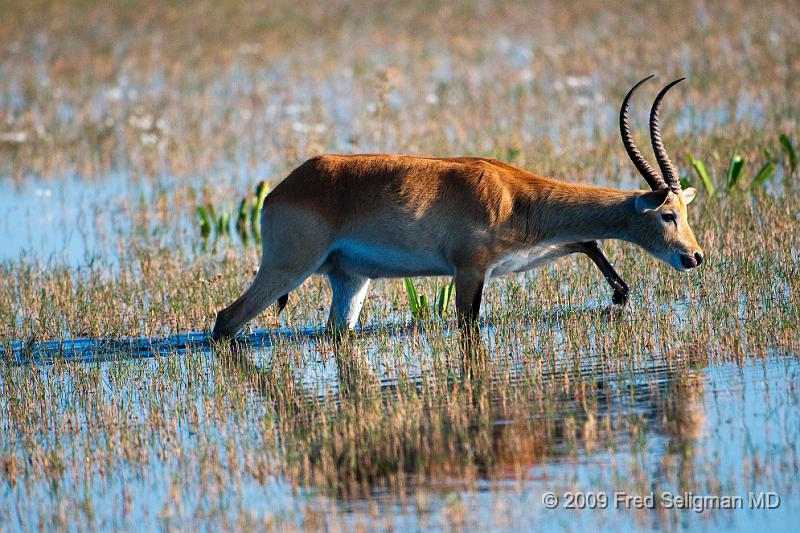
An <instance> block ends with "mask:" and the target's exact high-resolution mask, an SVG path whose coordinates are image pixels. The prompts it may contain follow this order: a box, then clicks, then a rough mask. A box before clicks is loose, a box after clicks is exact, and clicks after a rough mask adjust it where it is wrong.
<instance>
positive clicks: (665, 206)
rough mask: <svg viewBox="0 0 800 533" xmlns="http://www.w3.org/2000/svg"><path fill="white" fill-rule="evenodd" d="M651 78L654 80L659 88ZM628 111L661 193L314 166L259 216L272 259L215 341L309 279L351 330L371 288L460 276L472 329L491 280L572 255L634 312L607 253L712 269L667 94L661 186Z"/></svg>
mask: <svg viewBox="0 0 800 533" xmlns="http://www.w3.org/2000/svg"><path fill="white" fill-rule="evenodd" d="M651 77H652V76H651ZM648 79H650V77H648V78H645V79H643V80H641V81H640V82H639V83H637V84H636V85H635V86H634V87H633V88H632V89H631V90H630V92H628V94H627V95H626V97H625V99H624V100H623V103H622V107H621V110H620V132H621V134H622V141H623V144H624V145H625V149H626V151H627V152H628V155H629V156H630V158H631V160H632V161H633V163H634V165H635V166H636V168H637V169H638V170H639V172H640V173H641V175H642V176H643V177H644V179H645V181H647V183H648V184H649V185H650V188H651V189H652V190H651V191H624V190H616V189H606V188H601V187H593V186H589V185H576V184H570V183H564V182H561V181H557V180H554V179H550V178H544V177H541V176H537V175H535V174H531V173H530V172H528V171H526V170H522V169H520V168H516V167H513V166H511V165H508V164H505V163H501V162H499V161H495V160H493V159H487V158H480V157H455V158H431V157H413V156H399V155H384V154H369V155H323V156H319V157H315V158H313V159H310V160H308V161H306V162H305V163H303V164H302V165H301V166H300V167H298V168H297V169H295V170H294V171H293V172H292V173H291V174H289V176H288V177H287V178H286V179H285V180H283V181H282V182H281V183H280V184H279V185H278V186H277V187H275V189H274V190H273V191H272V192H271V193H270V194H269V196H267V198H266V200H265V202H264V207H263V209H262V215H261V238H262V259H261V265H260V267H259V270H258V274H257V275H256V278H255V280H254V281H253V283H252V285H251V286H250V287H249V288H248V289H247V290H246V291H245V292H244V294H242V295H241V296H240V297H239V298H238V299H237V300H236V301H235V302H233V303H232V304H231V305H230V306H228V307H227V308H225V309H223V310H222V311H220V312H219V314H218V315H217V320H216V324H215V325H214V332H213V335H212V337H213V338H214V339H221V338H226V337H231V336H233V335H234V334H235V333H236V332H237V331H238V330H239V328H241V327H242V325H243V324H244V323H245V322H247V321H248V320H250V319H251V318H253V317H254V316H256V315H257V314H258V313H260V312H261V311H262V310H264V309H265V308H266V307H267V306H269V305H270V304H272V303H274V302H276V301H277V302H278V304H279V306H280V308H281V309H282V308H283V307H284V306H285V305H286V301H287V295H288V293H289V291H291V290H293V289H294V288H295V287H297V286H298V285H299V284H300V283H302V282H303V280H305V279H306V278H307V277H309V276H310V275H312V274H315V273H316V274H324V275H326V276H328V280H329V281H330V284H331V289H332V292H333V301H332V303H331V310H330V315H329V319H328V327H329V328H332V329H340V328H352V327H353V326H354V325H355V324H356V322H357V320H358V316H359V313H360V311H361V307H362V305H363V303H364V298H365V297H366V295H367V289H368V286H369V281H370V280H371V279H375V278H391V277H405V276H435V275H447V276H453V277H454V278H455V287H456V309H457V313H458V318H459V324H460V325H461V326H462V327H463V326H465V325H467V324H470V323H474V322H475V321H476V320H477V318H478V315H479V311H480V303H481V294H482V291H483V287H484V285H485V284H486V283H487V282H488V281H489V279H491V278H493V277H496V276H500V275H503V274H507V273H509V272H522V271H526V270H529V269H532V268H534V267H537V266H540V265H543V264H545V263H549V262H550V261H554V260H556V259H558V258H561V257H564V256H566V255H569V254H572V253H584V254H586V255H587V256H588V257H590V258H591V259H592V261H593V262H594V263H595V264H596V265H597V266H598V267H599V268H600V270H601V271H602V273H603V275H604V276H605V278H606V279H607V280H608V282H609V283H610V285H611V287H612V288H613V289H614V296H613V300H614V302H615V303H617V304H623V303H624V302H625V301H626V300H627V296H628V287H627V285H626V284H625V282H624V281H623V280H622V279H621V278H620V276H619V275H618V274H617V273H616V272H615V270H614V268H613V266H612V265H611V264H610V263H609V261H608V260H607V259H606V258H605V256H604V255H603V253H602V251H601V250H600V248H599V246H598V241H600V240H603V239H621V240H624V241H629V242H632V243H634V244H637V245H639V246H640V247H642V248H644V249H645V250H646V251H647V252H649V253H650V254H652V255H653V256H655V257H657V258H658V259H661V260H662V261H664V262H666V263H668V264H670V265H672V266H673V267H675V268H676V269H678V270H689V269H692V268H695V267H697V266H698V265H699V264H700V263H702V261H703V253H702V251H701V250H700V247H699V246H698V244H697V241H696V240H695V237H694V234H693V233H692V230H691V228H690V227H689V224H688V218H687V214H686V206H687V204H689V203H690V202H691V201H692V199H693V198H694V195H695V190H694V189H687V190H681V186H680V183H679V180H678V175H677V171H676V169H675V167H674V165H673V164H672V162H671V161H670V160H669V157H668V156H667V153H666V151H665V149H664V146H663V143H662V142H661V134H660V129H659V121H658V110H659V106H660V103H661V100H662V98H663V97H664V95H665V94H666V92H667V91H668V90H669V89H670V88H671V87H672V86H673V85H675V84H676V83H678V82H679V81H681V80H676V81H674V82H672V83H670V84H669V85H667V86H666V87H664V89H662V90H661V92H660V93H659V94H658V96H657V97H656V99H655V101H654V103H653V106H652V108H651V111H650V135H651V140H652V144H653V150H654V153H655V155H656V158H657V160H658V165H659V167H660V169H661V175H659V174H658V173H657V172H656V171H655V170H654V169H653V168H652V167H651V166H650V165H649V164H648V163H647V162H646V161H645V159H644V158H643V157H642V154H641V153H640V152H639V150H638V149H637V148H636V146H635V144H634V143H633V139H632V137H631V134H630V130H629V127H628V102H629V99H630V97H631V95H632V94H633V92H634V91H635V90H636V89H637V88H638V87H639V86H640V85H641V84H642V83H644V82H645V81H646V80H648Z"/></svg>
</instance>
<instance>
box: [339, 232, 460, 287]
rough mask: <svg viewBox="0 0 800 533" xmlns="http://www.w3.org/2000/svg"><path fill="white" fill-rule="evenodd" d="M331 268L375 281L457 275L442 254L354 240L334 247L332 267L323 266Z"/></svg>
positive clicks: (343, 241)
mask: <svg viewBox="0 0 800 533" xmlns="http://www.w3.org/2000/svg"><path fill="white" fill-rule="evenodd" d="M328 267H334V268H339V269H341V270H344V271H346V272H352V273H354V274H358V275H361V276H364V277H367V278H372V279H375V278H397V277H405V276H451V275H453V274H454V272H453V268H452V266H451V265H450V263H449V261H448V260H447V258H446V257H445V256H444V254H443V252H441V251H440V250H409V249H406V248H402V247H399V246H391V245H386V244H375V243H364V242H359V241H354V240H342V241H338V242H337V243H336V244H335V245H334V247H333V250H332V252H331V256H330V263H327V262H326V264H325V265H323V268H328Z"/></svg>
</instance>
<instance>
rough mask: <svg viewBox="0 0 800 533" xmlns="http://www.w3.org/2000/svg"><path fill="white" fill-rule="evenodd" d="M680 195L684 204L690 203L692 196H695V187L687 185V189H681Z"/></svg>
mask: <svg viewBox="0 0 800 533" xmlns="http://www.w3.org/2000/svg"><path fill="white" fill-rule="evenodd" d="M681 196H683V201H684V203H685V204H686V205H689V204H690V203H692V200H694V197H695V196H697V189H695V188H694V187H689V188H688V189H684V190H683V191H681Z"/></svg>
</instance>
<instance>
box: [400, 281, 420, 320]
mask: <svg viewBox="0 0 800 533" xmlns="http://www.w3.org/2000/svg"><path fill="white" fill-rule="evenodd" d="M403 284H404V285H405V286H406V295H407V296H408V307H409V308H411V316H413V317H414V318H417V317H418V316H419V296H418V295H417V288H416V287H414V280H412V279H411V278H403Z"/></svg>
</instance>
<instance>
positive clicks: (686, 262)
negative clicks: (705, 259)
mask: <svg viewBox="0 0 800 533" xmlns="http://www.w3.org/2000/svg"><path fill="white" fill-rule="evenodd" d="M681 263H683V266H685V267H686V268H694V267H696V266H697V265H699V264H700V262H699V261H698V260H697V259H695V258H694V257H692V256H691V255H687V254H681Z"/></svg>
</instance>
